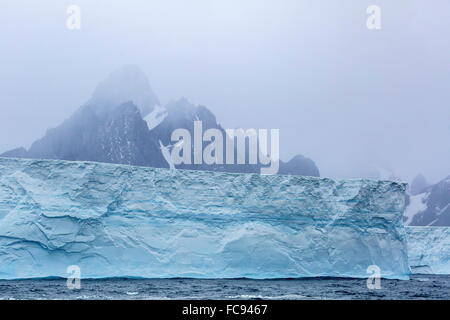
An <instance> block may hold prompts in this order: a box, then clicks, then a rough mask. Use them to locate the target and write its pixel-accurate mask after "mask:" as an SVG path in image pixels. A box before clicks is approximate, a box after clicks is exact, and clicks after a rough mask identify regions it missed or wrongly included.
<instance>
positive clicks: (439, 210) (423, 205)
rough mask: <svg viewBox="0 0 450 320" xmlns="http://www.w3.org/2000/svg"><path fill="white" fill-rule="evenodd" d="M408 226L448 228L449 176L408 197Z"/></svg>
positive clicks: (449, 212)
mask: <svg viewBox="0 0 450 320" xmlns="http://www.w3.org/2000/svg"><path fill="white" fill-rule="evenodd" d="M406 215H407V217H408V220H409V225H413V226H450V176H448V177H447V178H445V179H444V180H442V181H440V182H438V183H436V184H434V185H431V186H429V187H427V188H426V189H425V190H423V192H422V193H420V194H417V195H415V196H412V197H410V203H409V206H408V207H407V208H406Z"/></svg>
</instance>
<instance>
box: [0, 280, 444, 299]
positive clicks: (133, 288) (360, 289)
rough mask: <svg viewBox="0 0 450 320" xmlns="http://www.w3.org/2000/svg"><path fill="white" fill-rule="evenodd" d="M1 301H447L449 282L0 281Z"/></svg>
mask: <svg viewBox="0 0 450 320" xmlns="http://www.w3.org/2000/svg"><path fill="white" fill-rule="evenodd" d="M0 299H3V300H5V299H6V300H8V299H95V300H99V299H101V300H103V299H201V300H203V299H205V300H206V299H227V300H228V299H238V300H242V299H245V300H247V299H250V300H252V299H294V300H302V299H450V276H436V275H414V276H413V277H412V278H411V280H408V281H400V280H385V279H382V280H381V289H378V290H369V289H368V288H367V285H366V280H365V279H342V278H309V279H280V280H249V279H214V280H200V279H102V280H93V279H90V280H89V279H86V280H83V279H82V280H81V288H80V289H68V288H67V285H66V280H65V279H39V280H34V279H33V280H1V281H0Z"/></svg>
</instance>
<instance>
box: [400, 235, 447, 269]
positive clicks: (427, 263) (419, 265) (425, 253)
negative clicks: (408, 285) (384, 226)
mask: <svg viewBox="0 0 450 320" xmlns="http://www.w3.org/2000/svg"><path fill="white" fill-rule="evenodd" d="M406 232H407V240H408V255H409V263H410V265H411V271H412V272H413V273H421V274H450V228H448V227H407V228H406Z"/></svg>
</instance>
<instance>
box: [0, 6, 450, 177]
mask: <svg viewBox="0 0 450 320" xmlns="http://www.w3.org/2000/svg"><path fill="white" fill-rule="evenodd" d="M70 4H77V5H79V6H80V8H81V30H79V31H71V30H68V29H67V28H66V19H67V14H66V9H67V6H68V5H70ZM371 4H376V5H379V6H380V7H381V10H382V28H381V30H378V31H373V30H368V29H367V28H366V19H367V16H368V15H367V14H366V8H367V7H368V6H369V5H371ZM449 17H450V1H448V0H433V1H426V0H396V1H387V0H383V1H381V0H372V1H365V0H347V1H334V0H327V1H322V0H321V1H318V0H309V1H300V0H264V1H262V0H239V1H238V0H235V1H234V0H232V1H231V0H220V1H219V0H189V1H186V0H164V1H163V0H159V1H148V0H145V1H144V0H142V1H133V0H127V1H125V0H123V1H111V0H108V1H106V0H104V1H101V0H96V1H92V0H86V1H81V0H72V1H63V0H53V1H50V0H40V1H31V0H30V1H20V0H3V1H1V2H0V57H1V60H0V152H3V151H6V150H8V149H11V148H14V147H18V146H25V147H29V146H30V144H31V142H33V141H34V140H35V139H37V138H39V137H41V136H43V135H44V133H45V130H46V129H47V128H49V127H54V126H56V125H58V124H59V123H61V122H62V121H63V120H64V119H66V118H67V117H69V116H70V115H71V114H72V113H73V112H74V111H75V110H76V109H77V108H78V107H79V106H80V105H81V104H83V103H84V102H86V101H87V100H88V98H89V97H90V95H91V93H92V91H93V90H94V88H95V86H96V85H97V84H98V83H99V82H100V81H101V80H102V79H103V78H105V77H106V76H107V75H108V74H109V73H110V72H111V71H113V70H114V69H116V68H118V67H120V66H122V65H124V64H136V65H138V66H140V67H141V68H142V69H143V70H144V71H145V72H146V73H147V75H148V76H149V79H150V82H151V85H152V87H153V90H154V91H155V93H156V94H157V95H158V96H159V99H160V100H161V102H162V103H163V104H165V103H167V102H168V101H169V100H172V99H177V98H180V97H186V98H188V99H189V100H191V101H192V102H194V103H197V104H203V105H205V106H207V107H208V108H209V109H210V110H211V111H213V112H214V113H215V114H216V116H217V119H218V121H219V122H220V123H221V124H222V125H223V126H224V127H225V128H236V127H243V128H268V129H270V128H279V129H280V135H281V147H280V152H281V156H282V159H284V160H288V159H289V158H290V157H292V156H293V155H295V154H297V153H301V154H304V155H305V156H307V157H310V158H312V159H313V160H314V161H315V162H316V163H317V165H318V167H319V169H320V171H321V175H322V176H331V177H337V178H342V177H358V176H367V175H368V174H370V172H371V170H373V168H380V169H382V170H388V171H392V172H393V173H394V174H396V175H397V176H400V177H401V178H403V179H405V180H409V179H411V178H412V177H414V176H415V175H416V174H417V173H423V174H424V175H425V176H426V177H427V178H428V179H429V180H430V181H432V182H434V181H437V180H440V179H442V178H444V177H445V176H448V175H450V18H449Z"/></svg>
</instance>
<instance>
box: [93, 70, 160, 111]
mask: <svg viewBox="0 0 450 320" xmlns="http://www.w3.org/2000/svg"><path fill="white" fill-rule="evenodd" d="M128 101H132V102H133V103H134V104H135V105H136V106H137V107H138V109H139V111H140V113H141V115H142V117H145V116H146V115H148V114H149V113H150V112H151V111H152V110H153V109H154V107H155V106H157V105H159V100H158V98H157V96H156V94H155V93H153V91H152V88H151V86H150V83H149V81H148V78H147V75H146V74H145V73H144V72H143V71H142V70H141V69H140V68H139V67H137V66H135V65H125V66H122V67H120V68H118V69H116V70H114V71H113V72H112V73H110V74H109V75H108V76H107V77H106V79H105V80H103V81H102V82H101V83H100V84H99V85H98V86H97V87H96V88H95V90H94V92H93V94H92V97H91V99H90V100H89V101H88V102H87V105H91V106H95V108H96V111H97V112H98V113H104V112H109V111H110V110H111V108H115V107H117V106H118V105H121V104H123V103H125V102H128Z"/></svg>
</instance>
